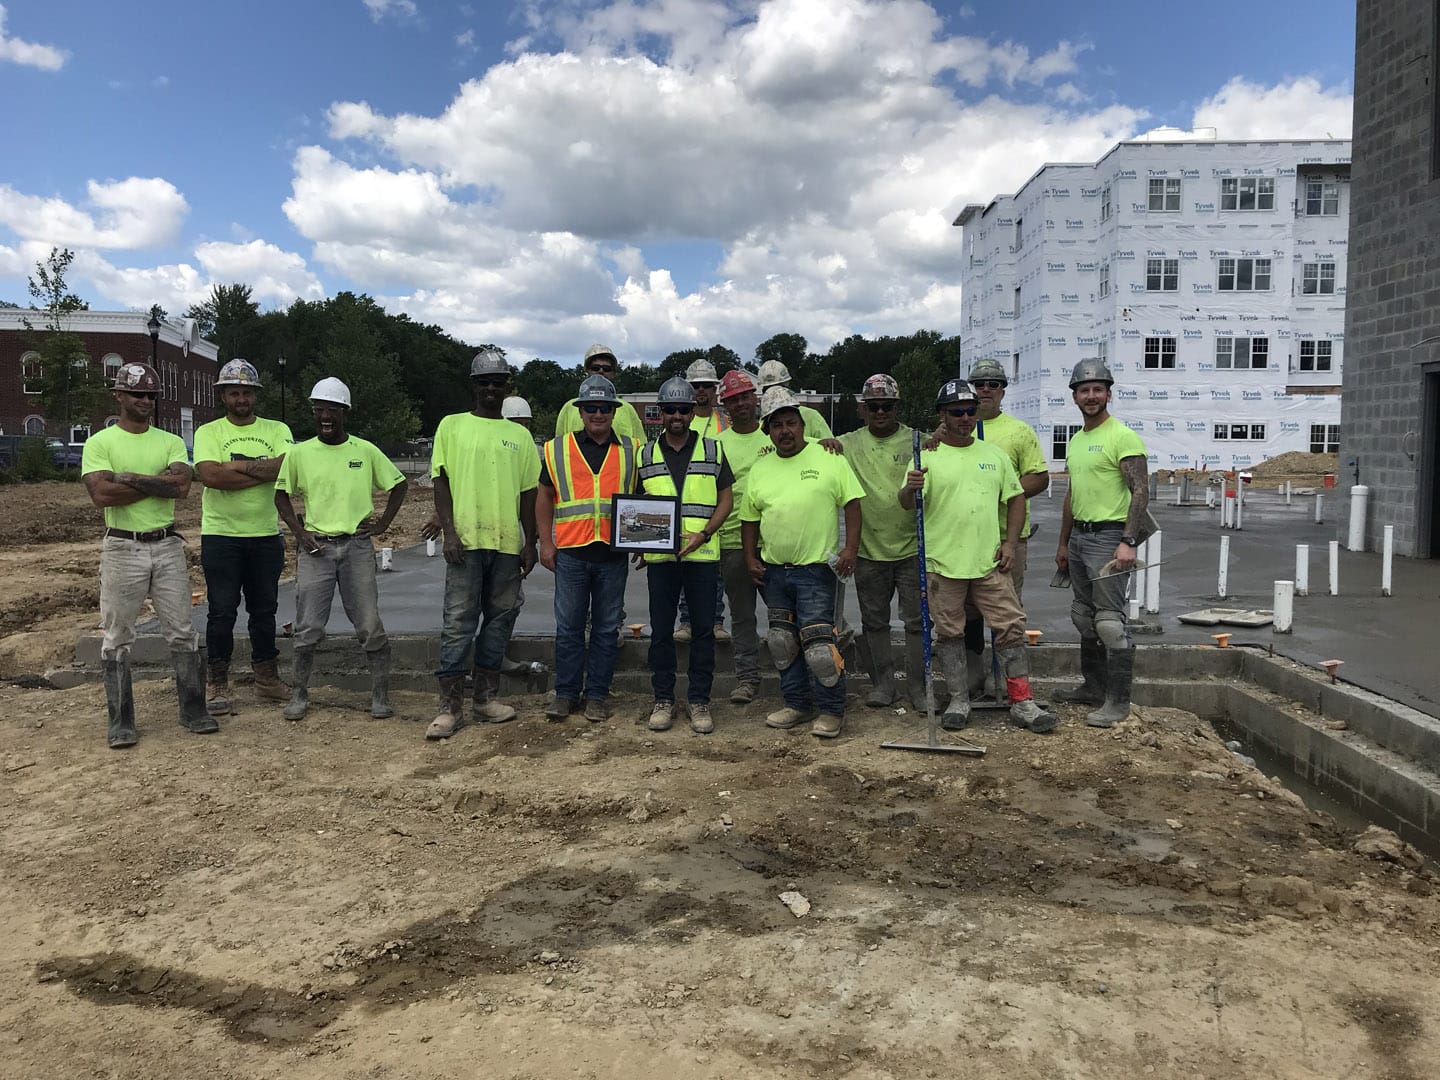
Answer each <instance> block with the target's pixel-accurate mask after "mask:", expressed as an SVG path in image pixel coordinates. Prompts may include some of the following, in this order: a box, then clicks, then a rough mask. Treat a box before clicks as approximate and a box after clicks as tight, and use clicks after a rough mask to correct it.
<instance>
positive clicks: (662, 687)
mask: <svg viewBox="0 0 1440 1080" xmlns="http://www.w3.org/2000/svg"><path fill="white" fill-rule="evenodd" d="M645 573H646V574H647V575H648V577H649V588H650V686H651V688H652V689H653V690H654V692H655V700H656V701H674V700H675V610H676V608H678V607H679V606H680V596H681V594H682V593H683V594H684V596H685V598H686V600H688V601H689V603H690V613H691V615H692V616H693V621H692V622H691V624H690V631H691V638H690V671H689V676H690V678H689V686H688V688H687V692H686V699H687V700H688V701H689V702H690V704H692V705H707V704H709V702H710V684H711V683H713V682H714V681H715V589H716V588H717V586H719V584H720V564H719V563H718V562H693V561H691V560H689V559H684V560H681V561H680V562H653V563H648V564H647V565H646V568H645Z"/></svg>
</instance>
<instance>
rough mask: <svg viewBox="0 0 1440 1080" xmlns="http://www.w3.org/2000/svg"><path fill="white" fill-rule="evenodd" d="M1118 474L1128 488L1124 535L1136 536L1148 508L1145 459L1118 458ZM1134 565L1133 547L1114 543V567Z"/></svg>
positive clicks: (1148, 492) (1120, 567) (1147, 477)
mask: <svg viewBox="0 0 1440 1080" xmlns="http://www.w3.org/2000/svg"><path fill="white" fill-rule="evenodd" d="M1120 475H1121V476H1122V477H1124V479H1125V486H1126V487H1128V488H1129V489H1130V512H1129V513H1128V514H1126V515H1125V535H1126V536H1138V535H1139V534H1140V530H1141V527H1142V526H1143V524H1144V522H1145V511H1146V510H1148V509H1149V508H1150V477H1149V473H1148V470H1147V468H1146V464H1145V459H1144V458H1143V457H1140V456H1138V455H1137V456H1135V457H1127V458H1121V459H1120ZM1134 565H1135V549H1134V548H1133V547H1131V546H1130V545H1129V544H1124V543H1121V544H1116V545H1115V568H1116V569H1117V570H1129V569H1130V568H1131V567H1133V566H1134Z"/></svg>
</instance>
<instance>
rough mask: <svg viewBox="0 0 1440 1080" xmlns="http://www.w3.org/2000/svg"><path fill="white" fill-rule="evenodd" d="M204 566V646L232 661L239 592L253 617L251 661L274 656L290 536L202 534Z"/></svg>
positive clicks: (213, 657) (214, 656) (214, 657)
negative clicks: (281, 575)
mask: <svg viewBox="0 0 1440 1080" xmlns="http://www.w3.org/2000/svg"><path fill="white" fill-rule="evenodd" d="M200 568H201V569H202V570H203V571H205V592H206V597H207V599H208V601H209V613H208V614H207V615H206V616H205V648H206V650H207V651H208V652H209V654H210V659H211V660H225V661H229V659H230V657H231V654H232V653H234V651H235V615H236V613H237V612H238V611H239V609H240V594H241V592H244V594H245V611H246V612H247V613H248V614H249V616H250V624H249V629H250V660H251V662H252V663H257V664H260V663H264V662H265V661H267V660H274V659H275V657H276V656H277V655H279V654H278V652H277V650H276V648H275V612H276V610H277V609H278V608H279V606H280V601H279V594H280V573H281V571H283V570H284V569H285V541H284V540H282V539H281V538H280V534H279V533H275V534H274V535H272V536H220V535H219V534H213V533H212V534H209V535H207V534H205V533H201V534H200Z"/></svg>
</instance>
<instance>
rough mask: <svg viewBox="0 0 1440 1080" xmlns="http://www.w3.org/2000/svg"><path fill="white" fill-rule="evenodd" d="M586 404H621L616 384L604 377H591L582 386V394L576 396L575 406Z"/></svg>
mask: <svg viewBox="0 0 1440 1080" xmlns="http://www.w3.org/2000/svg"><path fill="white" fill-rule="evenodd" d="M584 402H609V403H610V404H611V405H618V404H619V403H620V396H619V395H618V394H616V393H615V384H614V383H612V382H611V381H610V380H609V379H607V378H606V377H605V376H604V375H591V376H589V377H588V378H586V380H585V381H584V382H582V383H581V384H580V393H578V394H576V395H575V404H576V405H580V404H582V403H584Z"/></svg>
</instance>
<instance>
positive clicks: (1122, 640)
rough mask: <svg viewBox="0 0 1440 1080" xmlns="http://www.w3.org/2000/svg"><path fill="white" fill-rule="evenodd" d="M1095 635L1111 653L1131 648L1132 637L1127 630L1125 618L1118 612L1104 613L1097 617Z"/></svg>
mask: <svg viewBox="0 0 1440 1080" xmlns="http://www.w3.org/2000/svg"><path fill="white" fill-rule="evenodd" d="M1095 635H1096V636H1097V637H1098V638H1099V639H1100V640H1101V641H1102V642H1104V644H1105V648H1106V649H1107V650H1110V651H1114V650H1116V649H1128V648H1130V635H1129V634H1128V633H1127V632H1126V630H1125V618H1124V616H1122V615H1121V614H1120V613H1119V612H1118V611H1102V612H1100V614H1099V615H1097V616H1096V617H1095Z"/></svg>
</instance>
